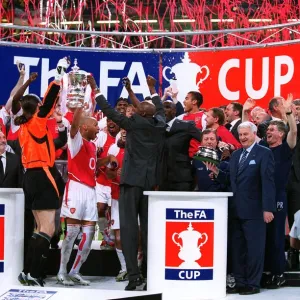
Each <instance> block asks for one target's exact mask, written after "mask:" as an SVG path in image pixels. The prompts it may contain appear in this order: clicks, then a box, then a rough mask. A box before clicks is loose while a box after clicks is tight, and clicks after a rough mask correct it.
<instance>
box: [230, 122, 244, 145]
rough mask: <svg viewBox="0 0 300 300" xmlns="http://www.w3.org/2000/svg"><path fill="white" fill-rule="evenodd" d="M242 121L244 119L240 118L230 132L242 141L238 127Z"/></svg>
mask: <svg viewBox="0 0 300 300" xmlns="http://www.w3.org/2000/svg"><path fill="white" fill-rule="evenodd" d="M241 123H242V120H238V121H237V122H236V123H235V124H234V126H233V127H232V128H231V130H230V132H231V133H232V135H233V136H234V137H235V138H236V140H237V141H240V139H239V133H238V127H239V125H240V124H241Z"/></svg>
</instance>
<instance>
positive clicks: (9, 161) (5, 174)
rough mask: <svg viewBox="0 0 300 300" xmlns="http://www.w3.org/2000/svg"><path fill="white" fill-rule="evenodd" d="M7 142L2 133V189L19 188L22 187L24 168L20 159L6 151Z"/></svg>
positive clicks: (0, 133) (0, 184)
mask: <svg viewBox="0 0 300 300" xmlns="http://www.w3.org/2000/svg"><path fill="white" fill-rule="evenodd" d="M6 146H7V141H6V137H5V135H4V133H3V132H2V131H0V188H17V187H21V186H22V182H21V178H22V167H21V161H20V158H19V157H18V156H17V155H16V154H13V153H10V152H7V151H6Z"/></svg>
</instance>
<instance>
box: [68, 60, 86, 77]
mask: <svg viewBox="0 0 300 300" xmlns="http://www.w3.org/2000/svg"><path fill="white" fill-rule="evenodd" d="M71 69H72V71H70V72H69V74H86V73H87V72H86V71H83V70H80V68H79V66H78V65H77V58H75V59H74V66H73V67H72V68H71Z"/></svg>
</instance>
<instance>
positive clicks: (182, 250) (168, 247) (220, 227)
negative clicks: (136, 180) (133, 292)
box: [144, 192, 232, 300]
mask: <svg viewBox="0 0 300 300" xmlns="http://www.w3.org/2000/svg"><path fill="white" fill-rule="evenodd" d="M144 194H145V195H148V196H149V212H148V216H149V217H148V220H149V221H148V275H147V277H148V278H147V288H148V291H150V292H163V299H167V298H168V299H169V298H170V297H171V299H173V300H176V299H178V300H185V299H220V298H224V297H226V261H227V206H228V197H229V196H232V193H198V192H145V193H144ZM188 228H189V229H188Z"/></svg>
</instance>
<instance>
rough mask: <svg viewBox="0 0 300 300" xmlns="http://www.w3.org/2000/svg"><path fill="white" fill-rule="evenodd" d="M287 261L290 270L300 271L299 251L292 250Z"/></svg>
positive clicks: (289, 251)
mask: <svg viewBox="0 0 300 300" xmlns="http://www.w3.org/2000/svg"><path fill="white" fill-rule="evenodd" d="M287 261H288V266H289V269H291V270H298V269H299V250H297V249H294V248H290V249H289V250H288V254H287Z"/></svg>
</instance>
